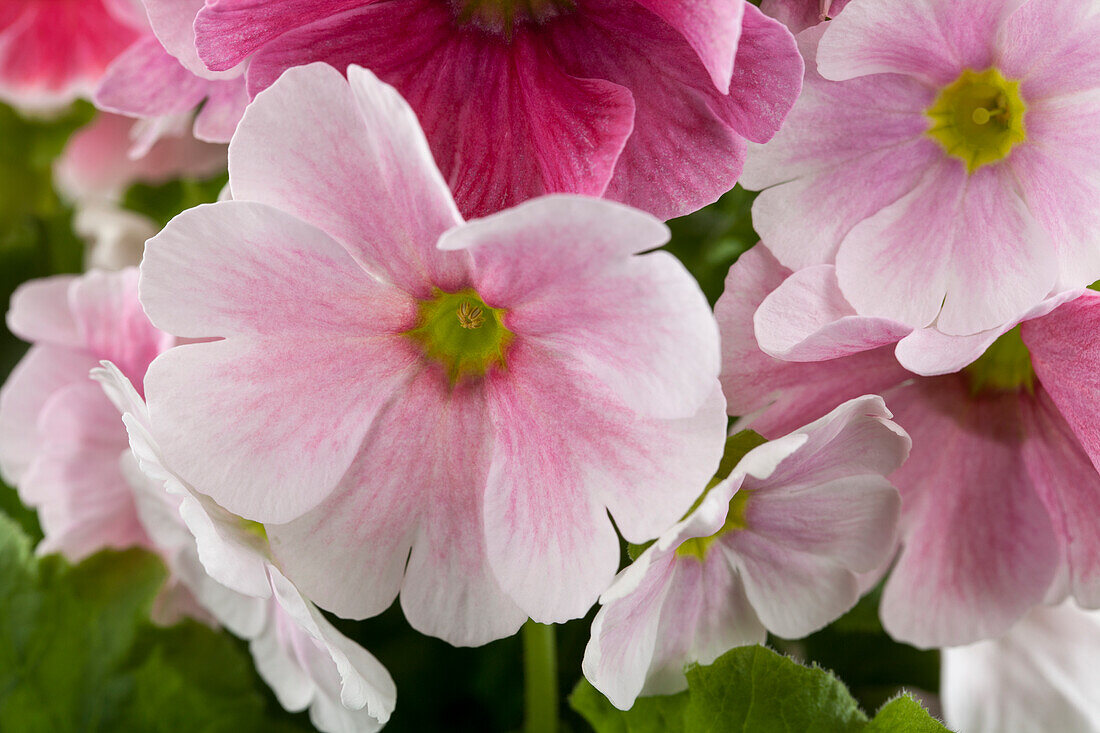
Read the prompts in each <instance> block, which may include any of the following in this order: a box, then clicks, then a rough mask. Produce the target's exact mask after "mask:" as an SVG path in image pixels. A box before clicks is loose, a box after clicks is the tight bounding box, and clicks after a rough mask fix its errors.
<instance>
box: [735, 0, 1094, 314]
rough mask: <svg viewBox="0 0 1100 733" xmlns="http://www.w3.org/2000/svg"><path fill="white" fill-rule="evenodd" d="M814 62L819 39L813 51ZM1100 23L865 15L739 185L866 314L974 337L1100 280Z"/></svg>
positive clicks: (874, 7)
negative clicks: (752, 192)
mask: <svg viewBox="0 0 1100 733" xmlns="http://www.w3.org/2000/svg"><path fill="white" fill-rule="evenodd" d="M803 40H804V41H805V42H806V44H807V50H808V53H809V54H810V55H809V56H808V58H813V57H814V56H815V54H814V47H813V43H812V39H808V38H804V39H803ZM1097 59H1100V15H1097V14H1096V13H1094V12H1093V5H1092V4H1091V3H1089V2H1086V1H1085V0H1059V1H1058V2H1044V1H1043V0H1029V1H1028V2H1008V1H1002V2H990V1H989V0H925V1H924V2H917V3H911V2H907V3H900V4H899V3H897V2H893V0H866V1H865V2H864V1H862V0H861V2H859V3H857V4H851V5H848V6H847V7H846V8H845V10H844V12H843V13H841V14H840V15H839V16H838V17H837V18H836V19H835V20H833V21H831V22H830V23H829V24H828V25H827V26H826V27H825V29H824V32H823V34H822V35H821V39H820V46H819V47H818V48H817V49H816V70H815V69H814V68H812V67H813V66H814V64H808V66H810V67H811V68H809V69H808V70H807V74H806V80H805V90H804V93H803V95H802V96H801V97H800V99H799V101H798V103H797V104H796V105H795V108H794V110H793V111H792V112H791V115H790V117H789V119H788V121H787V123H786V125H785V126H784V128H783V130H782V131H781V132H780V133H779V134H778V135H777V136H776V138H775V139H774V140H772V141H771V142H770V143H768V144H767V145H766V146H763V147H762V148H759V149H754V150H753V151H752V152H751V153H750V156H749V161H748V163H747V166H746V169H745V176H744V178H743V183H744V184H745V185H746V186H748V187H750V188H755V189H765V190H764V191H763V192H762V193H761V195H760V197H759V198H758V199H757V200H756V202H755V204H754V207H753V215H754V222H755V224H756V228H757V231H759V232H760V234H761V236H762V238H763V240H764V241H765V242H767V243H768V246H769V248H771V249H772V251H773V252H774V253H775V255H776V257H777V258H778V259H779V261H780V262H781V263H782V264H783V265H784V266H786V267H789V268H791V269H794V270H799V269H802V268H805V267H809V266H813V265H818V264H823V263H834V262H835V264H836V274H837V278H838V280H839V283H840V290H841V292H842V293H843V295H844V298H845V299H846V300H847V302H849V303H850V304H851V306H852V308H853V309H854V310H855V312H857V313H859V314H861V315H865V316H874V317H883V318H889V319H891V320H894V321H899V322H901V323H904V324H906V325H908V326H909V327H910V328H920V327H924V326H928V325H930V324H933V323H934V324H935V325H936V327H937V328H938V329H939V330H940V331H942V332H944V333H947V334H953V335H967V334H972V333H976V332H979V331H984V330H988V329H992V328H996V327H997V326H1000V325H1001V324H1004V323H1007V322H1010V321H1013V320H1015V319H1019V318H1021V317H1023V316H1024V314H1026V313H1027V312H1028V311H1029V310H1030V309H1031V308H1033V307H1035V306H1036V305H1037V304H1039V303H1040V302H1042V301H1043V300H1044V299H1045V298H1047V297H1048V296H1049V295H1052V294H1057V293H1059V292H1061V291H1064V290H1072V289H1074V288H1080V287H1084V286H1086V285H1088V284H1089V283H1091V282H1093V281H1094V280H1096V279H1097V278H1100V176H1098V175H1097V171H1100V134H1098V133H1097V129H1098V123H1100V102H1098V101H1097V100H1098V99H1100V97H1097V94H1096V91H1097V89H1098V88H1100V73H1097V72H1100V69H1098V68H1097Z"/></svg>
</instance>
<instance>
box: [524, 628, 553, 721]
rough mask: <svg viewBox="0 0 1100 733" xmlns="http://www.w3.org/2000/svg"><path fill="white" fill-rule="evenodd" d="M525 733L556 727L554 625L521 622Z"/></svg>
mask: <svg viewBox="0 0 1100 733" xmlns="http://www.w3.org/2000/svg"><path fill="white" fill-rule="evenodd" d="M523 686H524V705H525V710H526V713H525V719H524V721H523V731H524V733H556V732H557V730H558V649H557V642H556V640H555V638H554V627H553V625H550V626H547V625H544V624H537V623H535V622H534V621H531V620H528V621H527V623H526V624H524V625H523Z"/></svg>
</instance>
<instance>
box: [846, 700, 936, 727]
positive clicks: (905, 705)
mask: <svg viewBox="0 0 1100 733" xmlns="http://www.w3.org/2000/svg"><path fill="white" fill-rule="evenodd" d="M863 731H864V733H947V728H946V727H944V725H943V723H941V722H939V721H938V720H936V719H935V718H933V717H932V716H931V715H929V714H928V711H927V710H925V709H924V708H922V707H921V704H920V703H919V702H917V701H916V700H914V699H913V698H912V697H910V696H909V695H899V696H898V697H895V698H894V699H893V700H891V701H890V702H888V703H886V704H885V705H883V706H882V708H880V709H879V711H878V715H876V716H875V719H874V720H872V721H871V722H870V723H869V724H868V725H867V727H866V728H864V729H863Z"/></svg>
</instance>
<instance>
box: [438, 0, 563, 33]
mask: <svg viewBox="0 0 1100 733" xmlns="http://www.w3.org/2000/svg"><path fill="white" fill-rule="evenodd" d="M451 4H452V5H453V7H454V9H455V17H456V18H457V19H458V22H459V23H461V24H466V23H472V24H474V25H476V26H478V27H480V28H483V29H485V30H488V31H492V32H494V33H499V34H501V35H503V36H505V37H506V38H511V37H512V33H513V31H514V30H515V27H516V26H517V25H518V24H520V23H525V22H535V23H541V22H543V21H546V20H550V19H551V18H556V17H557V16H559V15H563V14H565V13H568V12H570V11H571V10H573V9H574V8H576V2H575V1H574V0H451Z"/></svg>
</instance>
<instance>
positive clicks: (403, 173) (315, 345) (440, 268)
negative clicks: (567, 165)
mask: <svg viewBox="0 0 1100 733" xmlns="http://www.w3.org/2000/svg"><path fill="white" fill-rule="evenodd" d="M348 77H349V78H348V80H345V79H344V78H343V77H342V76H341V75H340V73H339V72H337V71H335V70H334V69H332V68H331V67H330V66H327V65H324V64H312V65H309V66H306V67H299V68H296V69H292V70H290V71H288V72H287V73H286V74H284V76H283V77H282V78H281V79H280V80H279V82H277V83H276V84H275V85H273V86H272V87H271V88H270V89H268V90H266V91H265V92H263V93H262V94H260V95H259V96H258V97H257V98H256V100H255V101H254V102H253V103H252V104H251V105H250V106H249V109H248V111H247V112H246V113H245V116H244V119H243V120H242V121H241V124H240V126H239V127H238V129H237V133H236V134H235V136H234V138H233V142H232V143H231V144H230V153H229V156H230V188H231V189H232V199H233V200H228V201H222V202H219V203H216V204H212V205H209V206H203V207H199V208H197V209H193V210H191V211H187V212H184V213H183V214H181V215H180V216H178V217H177V218H176V219H174V220H173V221H172V222H171V223H170V224H169V225H168V226H167V227H166V228H165V230H164V231H163V232H161V233H160V234H159V235H157V236H156V237H154V238H153V239H152V240H150V241H149V243H148V244H147V246H146V255H145V261H144V263H143V264H142V286H141V287H142V302H143V304H144V305H145V307H146V310H147V311H148V313H149V314H150V315H151V317H152V319H153V321H154V322H155V323H157V324H159V325H160V326H162V327H164V328H166V329H168V330H169V331H170V332H172V333H175V334H177V335H179V336H188V337H195V338H204V337H222V340H219V341H216V342H213V343H203V344H196V345H187V346H183V347H180V348H178V349H173V350H172V351H170V352H169V353H167V354H165V355H164V356H163V358H160V359H158V360H157V361H156V362H155V363H154V365H153V366H152V367H151V369H150V372H149V375H148V377H147V380H146V382H147V389H148V399H149V409H150V412H151V414H152V421H153V426H154V428H155V429H156V432H157V434H158V436H162V437H161V442H162V447H163V450H164V453H165V457H166V459H167V460H168V461H169V463H170V464H171V465H172V466H173V468H174V469H175V470H176V471H178V472H179V474H180V475H182V476H184V477H186V478H187V480H188V482H189V483H190V484H191V485H193V486H195V487H196V488H197V489H198V490H199V491H201V492H203V493H204V494H206V495H208V496H210V497H211V498H213V499H214V500H215V501H217V502H218V504H220V505H221V506H224V507H225V508H226V509H227V510H229V511H231V512H233V513H234V514H237V515H240V516H244V517H247V518H249V519H252V520H256V521H260V522H263V523H264V524H266V525H269V526H268V532H269V534H270V535H271V538H272V546H273V548H274V551H275V554H276V556H277V557H278V558H279V561H280V563H281V565H282V567H283V568H284V569H285V570H286V571H287V575H288V577H290V578H292V579H293V580H294V581H295V583H297V584H298V586H299V587H301V588H302V590H303V591H304V592H305V593H306V595H307V596H309V597H310V598H312V599H313V600H314V601H316V602H317V603H318V604H320V605H321V606H322V607H324V608H326V609H329V610H331V611H334V612H336V613H338V614H340V615H341V616H345V617H360V618H361V617H365V616H370V615H373V614H376V613H379V612H381V611H382V610H384V609H385V608H386V607H387V606H388V605H389V604H390V603H391V602H392V601H393V599H394V597H395V596H396V595H397V594H398V591H399V590H400V592H401V601H402V605H403V607H404V609H405V613H406V615H407V616H408V618H409V621H410V623H411V624H412V625H413V626H414V627H416V628H418V629H420V630H422V631H425V632H427V633H431V634H435V635H438V636H441V637H443V638H445V639H447V640H449V641H452V642H455V643H461V644H476V643H483V642H485V641H487V640H489V639H493V638H497V637H499V636H502V635H506V634H509V633H512V632H514V631H515V630H516V629H517V628H518V627H519V625H520V624H521V623H522V622H523V620H524V619H525V618H527V617H528V616H530V617H532V618H535V619H536V620H539V621H542V622H552V621H562V620H565V619H568V618H574V617H577V616H580V615H583V614H584V612H585V611H586V610H587V609H588V607H589V606H590V605H591V604H592V603H593V602H594V601H595V599H596V598H597V596H598V595H599V593H600V592H601V591H602V590H603V589H604V588H605V587H606V586H607V584H608V583H609V582H610V581H611V578H612V577H613V576H614V574H615V570H616V567H617V565H618V557H619V549H618V548H619V545H618V540H617V538H616V535H615V531H614V528H613V527H612V524H611V521H610V519H609V518H608V512H609V511H610V513H611V515H612V516H613V517H614V519H615V522H616V524H617V526H618V528H619V530H620V531H621V532H622V533H623V535H624V536H625V537H626V538H627V539H628V540H630V541H634V542H641V541H645V540H647V539H649V538H651V537H654V536H656V535H657V534H659V533H660V532H661V531H663V530H665V529H666V528H667V527H668V526H670V525H671V524H672V523H673V522H675V521H676V519H677V518H678V517H680V516H682V514H683V513H684V511H686V510H687V508H688V507H689V506H690V505H691V502H692V500H693V499H694V498H695V495H696V494H697V492H698V487H699V486H700V485H701V484H703V483H705V482H706V480H707V478H709V476H710V474H711V473H713V471H714V468H715V466H716V465H717V462H718V460H719V457H720V455H721V452H722V444H723V441H724V434H725V423H724V416H723V410H722V405H723V402H722V399H721V393H720V389H719V388H718V382H717V374H718V367H719V365H718V334H717V327H716V325H715V323H714V318H713V316H712V314H711V313H710V310H709V308H708V307H707V304H706V301H705V299H704V298H703V295H702V293H701V292H700V290H699V288H698V285H697V284H696V283H695V282H694V280H693V279H692V278H691V276H690V275H689V274H688V273H687V271H686V270H684V268H683V267H682V266H681V265H680V264H679V263H678V262H677V261H676V260H675V259H674V258H673V257H672V256H670V255H668V254H667V253H664V252H655V253H651V254H645V255H640V256H639V255H638V253H640V252H645V251H646V250H649V249H653V248H654V247H657V246H659V245H661V244H662V243H663V242H664V241H665V240H666V238H667V236H668V232H667V229H666V227H665V226H664V225H663V224H661V223H660V222H659V221H657V220H656V219H654V218H653V217H651V216H649V215H648V214H644V213H643V212H640V211H634V210H631V209H628V208H626V207H624V206H622V205H620V204H614V203H611V202H607V201H602V200H599V199H589V198H583V197H577V196H556V197H547V198H543V199H539V200H535V201H532V202H528V203H527V204H525V205H523V206H521V207H518V208H516V209H512V210H509V211H505V212H503V213H501V214H498V215H496V216H493V217H490V218H487V219H482V220H479V221H474V222H470V223H463V221H462V219H461V217H460V216H459V213H458V210H457V208H456V207H455V204H454V202H453V200H452V198H451V195H450V192H449V191H448V189H447V186H446V184H445V183H444V181H443V178H442V176H441V175H440V173H439V171H438V169H436V168H435V166H434V164H433V162H432V159H431V153H430V151H429V149H428V146H427V142H426V140H425V139H424V136H423V133H422V132H421V130H420V128H419V126H418V125H417V123H416V117H415V116H414V114H413V112H412V110H411V109H410V108H409V107H408V105H406V104H405V102H404V101H403V100H402V99H401V97H400V96H399V95H398V94H397V92H396V91H395V90H394V89H392V88H391V87H389V86H387V85H385V84H383V83H381V82H379V81H378V80H377V79H376V78H375V77H374V76H373V74H371V73H370V72H369V71H366V70H364V69H360V68H358V67H351V68H350V69H349V71H348Z"/></svg>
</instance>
